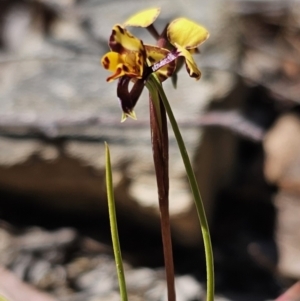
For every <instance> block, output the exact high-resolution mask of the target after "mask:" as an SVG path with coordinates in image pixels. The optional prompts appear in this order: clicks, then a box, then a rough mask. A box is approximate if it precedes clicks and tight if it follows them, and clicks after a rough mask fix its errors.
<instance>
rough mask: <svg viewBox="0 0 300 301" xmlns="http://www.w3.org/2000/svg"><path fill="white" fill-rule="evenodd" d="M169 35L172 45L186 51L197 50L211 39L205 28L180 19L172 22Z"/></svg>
mask: <svg viewBox="0 0 300 301" xmlns="http://www.w3.org/2000/svg"><path fill="white" fill-rule="evenodd" d="M167 35H168V39H169V41H170V42H171V44H173V45H174V46H175V44H178V45H180V46H182V47H184V48H186V49H192V48H196V47H197V46H199V45H200V44H201V43H203V42H204V41H205V40H206V39H207V38H208V37H209V33H208V31H207V30H206V29H205V28H204V27H203V26H201V25H199V24H197V23H195V22H193V21H191V20H188V19H186V18H178V19H176V20H174V21H173V22H171V23H170V25H169V26H168V30H167Z"/></svg>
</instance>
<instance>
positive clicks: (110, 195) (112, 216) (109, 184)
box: [105, 142, 128, 301]
mask: <svg viewBox="0 0 300 301" xmlns="http://www.w3.org/2000/svg"><path fill="white" fill-rule="evenodd" d="M105 159H106V190H107V200H108V211H109V222H110V231H111V238H112V244H113V249H114V256H115V262H116V268H117V274H118V280H119V287H120V295H121V300H122V301H127V300H128V298H127V289H126V282H125V275H124V268H123V262H122V255H121V248H120V243H119V235H118V225H117V218H116V207H115V200H114V191H113V179H112V171H111V162H110V151H109V147H108V145H107V143H106V142H105Z"/></svg>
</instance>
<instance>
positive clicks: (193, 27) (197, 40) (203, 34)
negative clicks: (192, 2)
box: [167, 18, 209, 80]
mask: <svg viewBox="0 0 300 301" xmlns="http://www.w3.org/2000/svg"><path fill="white" fill-rule="evenodd" d="M167 37H168V39H169V41H170V43H171V44H172V45H173V46H174V47H175V48H176V49H177V52H178V53H177V55H178V56H182V57H184V59H185V64H186V69H187V71H188V73H189V75H190V77H194V78H196V79H197V80H199V79H200V77H201V72H200V70H199V68H198V66H197V64H196V62H195V61H194V59H193V57H192V55H191V52H195V51H196V48H197V47H198V46H199V45H200V44H202V43H203V42H204V41H206V40H207V39H208V37H209V33H208V31H207V29H206V28H204V27H203V26H201V25H199V24H197V23H195V22H193V21H191V20H188V19H186V18H178V19H176V20H174V21H172V22H171V23H170V24H169V26H168V29H167Z"/></svg>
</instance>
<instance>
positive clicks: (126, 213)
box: [0, 0, 300, 301]
mask: <svg viewBox="0 0 300 301" xmlns="http://www.w3.org/2000/svg"><path fill="white" fill-rule="evenodd" d="M149 5H150V6H151V7H153V6H159V7H161V8H162V13H161V15H160V17H159V19H158V21H157V22H156V25H157V27H158V28H159V29H160V30H161V29H162V28H163V26H164V25H165V24H166V23H167V22H168V21H170V20H172V19H173V18H175V17H178V16H186V17H188V18H191V19H193V20H195V21H198V22H199V23H201V24H203V25H204V26H206V27H207V28H208V30H209V31H210V38H209V40H208V41H207V42H206V43H205V44H204V45H203V46H201V54H200V55H197V56H196V57H195V59H196V61H197V62H198V63H199V66H201V70H202V73H203V76H202V79H201V81H199V82H196V81H194V80H192V79H190V78H189V77H188V76H187V74H186V73H185V72H184V70H182V71H181V72H180V74H179V79H178V87H177V89H176V90H174V89H173V87H172V85H171V83H170V82H167V83H166V84H165V89H166V93H167V95H168V97H169V100H170V102H171V104H172V107H173V110H174V113H175V115H176V117H177V119H178V122H179V125H180V127H181V129H182V133H183V136H184V140H185V142H186V144H187V148H188V151H189V153H190V155H191V158H192V160H193V165H194V168H195V171H196V175H197V178H198V180H199V185H200V188H201V192H202V196H203V198H204V201H205V206H206V210H207V214H208V218H209V223H210V226H211V231H212V239H213V246H214V253H215V254H214V255H215V268H216V291H217V297H216V300H219V301H220V300H232V301H247V300H251V301H252V300H256V301H263V300H271V299H274V298H276V297H277V296H279V295H280V294H281V293H282V292H284V291H285V290H286V289H287V288H288V287H290V286H291V285H292V284H293V283H295V282H296V281H297V280H299V278H300V251H299V250H300V119H299V112H300V110H299V108H300V107H299V101H300V54H299V53H300V4H299V2H298V1H288V0H286V1H275V0H274V1H267V0H252V1H250V0H228V1H223V0H213V1H209V0H202V1H198V0H187V1H183V0H174V1H172V4H171V2H170V1H167V0H156V1H151V4H150V3H149V1H145V0H143V1H133V0H114V1H105V0H98V1H97V0H1V1H0V195H1V197H0V295H4V296H6V297H7V298H8V299H9V300H11V301H19V300H22V301H23V300H35V301H43V300H44V301H51V300H52V301H54V300H61V301H68V300H70V301H71V300H72V301H83V300H84V301H96V300H101V301H102V300H107V301H110V300H119V295H118V285H117V279H116V274H115V266H114V261H113V257H112V250H111V242H110V233H109V222H108V213H107V205H106V194H105V189H104V147H103V142H104V141H107V142H108V143H109V144H110V147H111V155H112V161H113V169H114V182H115V193H116V202H117V210H118V223H119V231H120V239H121V245H122V249H123V255H124V261H125V268H126V276H127V282H128V290H129V298H130V300H149V301H152V300H153V301H154V300H166V288H165V283H164V272H163V258H162V246H161V239H160V228H159V212H158V208H157V195H156V187H155V178H154V170H153V164H152V153H151V146H150V130H149V117H148V100H147V93H146V91H145V92H144V93H143V95H142V96H141V98H140V100H139V102H138V105H137V107H136V113H137V117H138V120H137V121H132V120H127V121H126V122H125V123H122V124H121V123H120V117H121V111H120V108H119V105H118V100H117V98H116V83H110V84H108V83H106V81H105V79H106V77H107V72H106V71H105V70H103V69H102V67H100V65H99V58H100V57H101V56H102V55H103V54H104V53H105V52H106V51H107V50H108V46H107V40H108V37H109V35H110V32H111V27H112V26H113V25H114V24H115V23H122V22H123V21H125V20H126V19H127V17H129V16H130V15H132V14H133V13H134V12H136V11H138V10H140V9H144V8H148V7H149ZM133 32H134V33H136V34H138V35H139V37H141V38H142V39H143V40H144V41H146V42H148V43H153V41H152V40H151V36H150V35H149V34H148V33H147V32H145V31H141V30H133ZM170 132H171V130H170ZM170 178H171V183H170V185H171V192H170V194H171V196H170V202H171V209H170V210H171V214H172V230H173V239H174V256H175V268H176V284H177V295H178V300H179V301H192V300H204V298H205V265H204V252H203V247H202V243H201V235H200V230H199V222H198V219H197V215H196V211H195V208H194V205H193V201H192V198H191V194H190V192H189V187H188V183H187V180H186V176H185V172H184V167H183V164H182V163H181V159H180V156H179V152H178V150H177V145H176V141H175V140H174V137H173V136H172V134H171V133H170ZM294 295H297V292H296V293H294ZM298 295H299V290H298ZM284 300H298V299H296V298H294V299H292V297H290V299H284Z"/></svg>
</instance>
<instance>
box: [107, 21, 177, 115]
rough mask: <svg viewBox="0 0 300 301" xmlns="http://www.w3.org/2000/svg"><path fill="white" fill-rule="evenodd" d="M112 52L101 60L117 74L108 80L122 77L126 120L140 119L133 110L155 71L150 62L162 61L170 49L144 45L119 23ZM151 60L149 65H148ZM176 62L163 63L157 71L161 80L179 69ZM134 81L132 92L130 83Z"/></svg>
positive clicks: (120, 87) (120, 90)
mask: <svg viewBox="0 0 300 301" xmlns="http://www.w3.org/2000/svg"><path fill="white" fill-rule="evenodd" d="M109 46H110V49H111V51H110V52H108V53H106V54H105V55H104V56H103V57H102V59H101V63H102V65H103V67H104V68H105V69H107V70H109V71H111V72H113V74H112V75H111V76H109V77H108V78H107V81H108V82H111V81H113V80H115V79H119V83H118V88H117V95H118V97H119V99H120V103H121V107H122V110H123V115H122V121H124V120H126V118H127V117H131V118H133V119H136V116H135V113H134V111H133V108H134V106H135V105H136V103H137V101H138V99H139V97H140V95H141V93H142V91H143V88H144V85H145V80H146V79H147V77H148V75H149V74H150V73H151V72H152V70H151V69H149V66H148V64H153V63H156V62H159V61H161V60H162V59H163V58H164V57H166V56H167V55H168V54H169V50H167V49H164V48H160V47H157V46H153V45H144V44H143V42H142V41H141V40H140V39H138V38H136V37H135V36H133V35H132V34H131V33H130V32H129V31H128V30H127V29H126V28H124V27H122V26H121V25H115V26H114V27H113V29H112V34H111V36H110V39H109ZM147 62H148V64H147ZM175 64H176V62H175V61H174V62H172V63H170V64H168V65H162V66H161V67H160V69H159V70H157V76H158V78H159V79H160V81H164V80H166V79H167V78H168V77H169V76H171V75H172V73H173V72H174V70H175V67H176V65H175ZM130 81H132V82H133V83H134V85H133V87H132V89H131V91H129V90H128V89H129V83H130Z"/></svg>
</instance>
